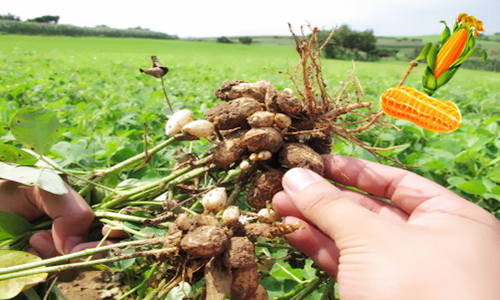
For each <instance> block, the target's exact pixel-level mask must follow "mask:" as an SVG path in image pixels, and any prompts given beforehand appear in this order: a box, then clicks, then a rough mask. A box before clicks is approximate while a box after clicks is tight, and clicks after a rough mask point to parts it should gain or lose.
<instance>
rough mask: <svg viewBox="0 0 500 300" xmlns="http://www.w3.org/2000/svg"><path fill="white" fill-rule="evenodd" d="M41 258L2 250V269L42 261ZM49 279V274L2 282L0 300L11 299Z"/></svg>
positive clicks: (0, 258)
mask: <svg viewBox="0 0 500 300" xmlns="http://www.w3.org/2000/svg"><path fill="white" fill-rule="evenodd" d="M40 260H41V258H40V257H38V256H36V255H33V254H31V253H28V252H23V251H15V250H0V268H6V267H11V266H17V265H21V264H26V263H31V262H36V261H40ZM46 278H47V273H40V274H35V275H29V276H23V277H18V278H12V279H7V280H2V281H0V299H11V298H14V297H15V296H17V295H18V294H19V293H21V292H22V291H23V290H26V289H29V288H31V287H33V286H35V285H37V284H39V283H41V282H44V281H45V279H46Z"/></svg>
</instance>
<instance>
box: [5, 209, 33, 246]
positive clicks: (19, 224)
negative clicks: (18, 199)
mask: <svg viewBox="0 0 500 300" xmlns="http://www.w3.org/2000/svg"><path fill="white" fill-rule="evenodd" d="M32 229H33V225H31V223H30V222H28V221H27V220H26V219H24V218H23V217H21V216H18V215H16V214H12V213H9V212H6V211H0V241H2V240H6V239H10V238H13V237H15V236H17V235H20V234H23V233H25V232H28V231H30V230H32Z"/></svg>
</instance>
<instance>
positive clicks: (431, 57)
mask: <svg viewBox="0 0 500 300" xmlns="http://www.w3.org/2000/svg"><path fill="white" fill-rule="evenodd" d="M437 53H438V50H437V48H436V46H434V45H433V44H431V47H430V48H429V52H428V53H427V65H428V66H429V68H430V69H431V70H434V65H435V64H436V57H437Z"/></svg>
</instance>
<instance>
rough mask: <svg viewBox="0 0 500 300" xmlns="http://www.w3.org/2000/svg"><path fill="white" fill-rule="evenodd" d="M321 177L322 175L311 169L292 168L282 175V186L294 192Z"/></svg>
mask: <svg viewBox="0 0 500 300" xmlns="http://www.w3.org/2000/svg"><path fill="white" fill-rule="evenodd" d="M321 179H323V177H321V176H319V175H318V174H316V173H315V172H313V171H311V170H308V169H302V168H293V169H291V170H290V171H288V172H286V174H285V176H284V177H283V188H284V189H285V191H287V192H292V193H296V192H300V191H301V190H303V189H305V188H306V187H307V186H309V185H310V184H312V183H314V182H316V181H319V180H321Z"/></svg>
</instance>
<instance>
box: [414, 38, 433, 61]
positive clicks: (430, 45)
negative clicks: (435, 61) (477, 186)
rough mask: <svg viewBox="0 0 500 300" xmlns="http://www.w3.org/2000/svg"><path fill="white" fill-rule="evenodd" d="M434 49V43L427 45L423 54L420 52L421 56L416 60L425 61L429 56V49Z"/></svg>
mask: <svg viewBox="0 0 500 300" xmlns="http://www.w3.org/2000/svg"><path fill="white" fill-rule="evenodd" d="M431 47H432V43H431V42H429V43H427V44H426V45H425V46H424V48H423V49H422V52H420V54H419V56H418V57H417V58H415V60H421V59H424V58H425V57H426V56H427V53H429V49H430V48H431Z"/></svg>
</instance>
